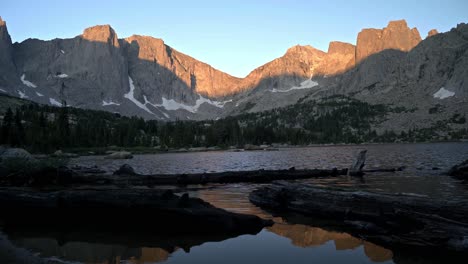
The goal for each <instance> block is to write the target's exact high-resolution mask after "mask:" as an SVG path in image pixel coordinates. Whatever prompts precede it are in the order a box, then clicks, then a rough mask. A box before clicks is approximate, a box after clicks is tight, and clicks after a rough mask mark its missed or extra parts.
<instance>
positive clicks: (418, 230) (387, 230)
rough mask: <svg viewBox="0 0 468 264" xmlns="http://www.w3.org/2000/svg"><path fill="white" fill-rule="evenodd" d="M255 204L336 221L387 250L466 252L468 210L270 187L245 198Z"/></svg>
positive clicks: (417, 200) (391, 197) (406, 199)
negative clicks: (408, 249)
mask: <svg viewBox="0 0 468 264" xmlns="http://www.w3.org/2000/svg"><path fill="white" fill-rule="evenodd" d="M250 201H251V202H252V203H254V204H255V205H258V206H261V207H264V208H270V209H274V210H275V211H279V212H296V213H301V214H304V215H308V216H313V217H316V218H317V217H318V218H324V219H332V220H333V221H337V222H338V223H339V225H340V226H341V227H342V228H344V230H345V231H347V232H350V233H354V234H356V235H358V236H360V237H362V238H364V239H367V240H370V241H372V242H375V243H377V244H381V245H384V246H387V247H390V248H409V247H414V248H424V249H434V250H449V251H458V252H465V253H466V252H468V218H467V216H468V206H467V205H466V204H463V203H462V202H441V201H436V200H430V199H427V198H421V197H415V196H409V195H398V194H382V193H371V192H363V191H356V190H344V189H335V188H319V187H313V186H310V185H304V184H294V183H276V184H273V185H271V186H267V187H262V188H260V189H257V190H255V191H253V192H252V193H251V194H250Z"/></svg>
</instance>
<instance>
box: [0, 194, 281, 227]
mask: <svg viewBox="0 0 468 264" xmlns="http://www.w3.org/2000/svg"><path fill="white" fill-rule="evenodd" d="M0 210H1V211H2V214H1V216H0V219H1V221H2V222H3V225H4V226H5V228H6V229H7V228H14V227H21V226H23V227H39V228H59V227H65V228H70V227H72V228H73V230H75V231H76V230H81V229H83V230H89V229H90V228H91V229H92V228H96V229H97V231H103V230H107V231H113V232H115V231H122V230H126V229H129V230H132V231H136V230H139V229H141V230H140V231H146V232H158V233H165V232H168V233H170V234H175V233H181V234H210V233H211V234H229V235H240V234H255V233H257V232H259V231H260V230H261V229H262V228H263V227H265V226H268V225H271V224H272V223H271V221H266V220H263V219H261V218H259V217H257V216H253V215H243V214H236V213H231V212H228V211H225V210H223V209H219V208H216V207H214V206H212V205H211V204H209V203H207V202H204V201H203V200H201V199H198V198H189V197H188V195H183V196H181V197H179V196H177V195H175V194H173V193H172V192H171V191H161V190H141V189H139V190H131V189H106V190H65V191H56V192H38V191H33V190H24V189H13V188H8V189H5V188H4V189H0Z"/></svg>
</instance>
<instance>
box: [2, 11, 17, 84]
mask: <svg viewBox="0 0 468 264" xmlns="http://www.w3.org/2000/svg"><path fill="white" fill-rule="evenodd" d="M16 75H17V73H16V66H15V63H14V61H13V47H12V44H11V38H10V34H8V30H7V26H6V22H5V21H3V20H2V18H1V17H0V89H2V90H0V92H3V93H6V92H7V91H10V92H13V90H12V89H11V87H12V86H17V85H18V84H19V82H18V80H17V79H16V78H15V76H16Z"/></svg>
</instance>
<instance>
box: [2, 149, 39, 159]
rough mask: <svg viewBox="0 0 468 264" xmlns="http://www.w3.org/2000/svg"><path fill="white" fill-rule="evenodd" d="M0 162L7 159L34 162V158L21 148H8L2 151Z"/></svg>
mask: <svg viewBox="0 0 468 264" xmlns="http://www.w3.org/2000/svg"><path fill="white" fill-rule="evenodd" d="M0 158H1V160H7V159H23V160H27V161H34V160H35V159H34V157H33V156H32V155H31V154H30V153H29V152H27V151H26V150H24V149H21V148H9V149H6V150H5V151H3V153H2V154H1V155H0Z"/></svg>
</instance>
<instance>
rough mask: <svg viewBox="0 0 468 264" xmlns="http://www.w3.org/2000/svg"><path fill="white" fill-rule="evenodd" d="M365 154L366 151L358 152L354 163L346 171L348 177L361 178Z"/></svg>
mask: <svg viewBox="0 0 468 264" xmlns="http://www.w3.org/2000/svg"><path fill="white" fill-rule="evenodd" d="M366 153H367V150H361V151H359V153H358V155H357V157H356V160H355V161H354V163H353V165H352V166H351V167H350V168H349V170H348V175H350V176H362V175H364V173H363V171H362V168H364V165H365V164H366Z"/></svg>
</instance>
